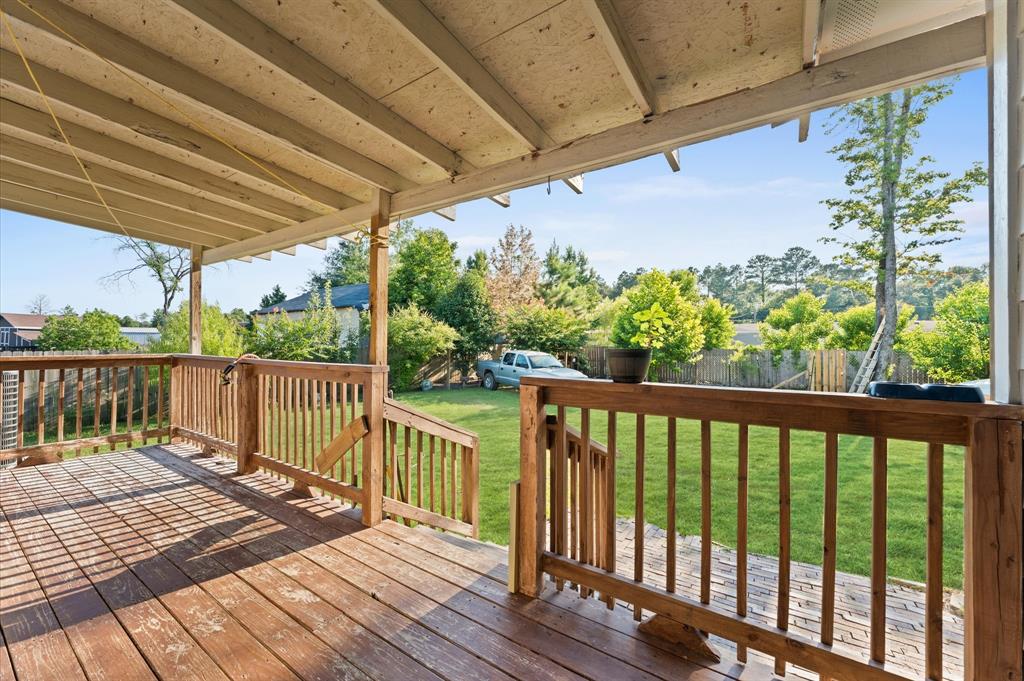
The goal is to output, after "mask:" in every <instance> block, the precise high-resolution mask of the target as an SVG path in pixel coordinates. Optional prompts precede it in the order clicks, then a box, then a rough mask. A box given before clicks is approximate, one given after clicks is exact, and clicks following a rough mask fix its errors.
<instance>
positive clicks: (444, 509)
mask: <svg viewBox="0 0 1024 681" xmlns="http://www.w3.org/2000/svg"><path fill="white" fill-rule="evenodd" d="M447 450H448V441H447V440H445V439H444V438H441V470H440V475H441V515H448V466H447V462H446V460H445V458H446V457H445V453H446V452H447Z"/></svg>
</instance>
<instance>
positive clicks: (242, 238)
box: [0, 0, 985, 263]
mask: <svg viewBox="0 0 1024 681" xmlns="http://www.w3.org/2000/svg"><path fill="white" fill-rule="evenodd" d="M910 4H912V5H913V10H914V11H913V13H908V12H906V11H904V10H905V9H906V7H905V6H908V3H907V2H900V1H894V2H892V3H886V4H883V6H882V8H881V9H880V10H878V11H877V13H876V15H875V16H873V17H869V18H867V19H864V18H863V17H853V16H852V15H850V12H851V11H853V10H851V9H850V3H848V2H845V1H844V0H823V1H822V2H818V0H803V1H801V0H771V1H769V0H750V1H748V2H743V3H738V2H737V3H723V2H720V1H719V0H689V1H688V2H679V1H678V0H651V1H648V2H643V3H638V2H623V1H621V0H477V1H475V2H467V1H465V0H422V1H420V0H302V1H301V2H297V1H295V0H292V1H284V2H280V1H278V0H236V2H218V3H207V2H203V1H202V0H137V1H136V2H132V3H124V2H115V1H113V0H63V1H61V0H0V7H2V9H3V12H4V13H5V23H4V26H3V27H2V37H0V49H2V51H0V60H2V61H0V67H2V68H0V73H2V79H0V100H2V101H0V207H3V208H7V209H10V210H15V211H20V212H24V213H29V214H34V215H39V216H42V217H47V218H53V219H58V220H61V221H64V222H69V223H73V224H78V225H82V226H86V227H92V228H96V229H101V230H105V231H111V232H115V233H120V232H121V230H122V227H123V228H124V229H125V230H127V232H128V233H129V234H131V235H133V236H138V237H142V238H147V239H153V240H156V241H161V242H164V243H168V244H174V245H181V246H190V245H198V246H202V247H204V262H207V263H212V262H218V261H221V260H226V259H231V258H248V257H250V256H254V255H261V254H266V253H268V252H270V251H273V250H283V249H287V248H289V247H291V246H294V245H295V244H300V243H312V242H316V241H318V240H320V239H322V238H324V237H326V236H332V235H338V236H343V235H345V234H351V233H352V232H354V231H355V230H356V229H358V228H359V227H360V226H361V225H363V224H365V223H366V222H367V221H368V220H369V217H370V214H371V211H372V205H373V201H372V198H373V193H374V192H375V191H376V190H377V189H381V190H384V191H386V192H388V193H391V194H393V197H392V201H391V208H392V215H393V216H395V217H397V216H401V217H409V216H413V215H417V214H420V213H424V212H427V211H440V210H444V209H446V208H449V207H451V206H454V205H455V204H457V203H459V202H461V201H466V200H470V199H476V198H482V197H488V196H491V197H495V201H496V202H497V203H507V201H505V200H504V199H502V198H500V197H498V196H497V195H500V194H503V193H505V192H508V191H509V190H512V189H516V188H519V187H523V186H528V185H530V184H535V183H537V182H540V181H544V180H546V179H548V178H552V179H564V178H569V177H571V176H575V175H578V174H579V173H582V172H584V171H588V170H593V169H597V168H602V167H606V166H610V165H614V164H617V163H622V162H625V161H629V160H633V159H636V158H640V157H642V156H647V155H652V154H658V153H662V152H672V151H674V150H675V149H676V148H678V147H680V146H684V145H686V144H690V143H693V142H697V141H701V140H704V139H709V138H712V137H717V136H721V135H724V134H728V133H731V132H735V131H737V130H742V129H746V128H750V127H754V126H757V125H763V124H766V123H778V122H782V121H786V120H790V119H795V118H802V117H805V116H806V115H807V114H808V113H809V112H811V111H813V110H815V109H819V108H822V107H826V106H831V105H835V104H837V103H841V102H844V101H848V100H851V99H854V98H857V97H862V96H865V95H867V94H871V93H873V92H878V91H880V90H884V89H888V88H892V87H895V86H899V85H902V84H904V83H907V82H912V81H915V80H921V79H925V78H931V77H935V76H938V75H943V74H948V73H953V72H956V71H959V70H963V69H967V68H972V67H975V66H979V65H982V64H983V63H984V58H985V33H984V23H983V19H982V18H981V17H980V16H979V14H980V13H982V12H983V11H984V3H982V2H974V1H972V0H936V1H935V2H932V3H929V4H928V7H927V9H925V8H922V7H921V5H920V3H910ZM854 5H856V3H854ZM901 8H902V9H901ZM854 20H856V21H858V22H860V23H859V24H857V25H858V26H859V27H860V28H859V29H858V32H855V33H851V32H850V30H849V28H848V25H849V22H851V21H854ZM843 22H847V23H846V24H844V23H843ZM844 27H845V28H844ZM12 34H13V36H14V37H13V38H12ZM864 48H867V49H864ZM828 50H831V51H832V52H831V53H830V52H828ZM830 54H831V58H830ZM22 55H24V58H25V59H27V60H28V61H29V63H30V65H31V71H32V73H31V74H30V73H29V72H28V70H27V69H26V68H25V66H24V64H23V63H22ZM819 61H820V62H821V65H815V64H817V63H818V62H819ZM33 76H34V78H35V81H38V87H37V84H36V82H35V81H34V80H33ZM39 88H41V89H42V90H43V92H45V93H46V95H47V99H48V100H49V104H50V105H51V106H52V109H53V113H54V114H55V115H56V116H57V117H58V118H59V119H60V120H61V122H62V127H63V128H64V132H65V133H66V135H67V137H68V139H69V140H70V142H71V143H72V144H73V145H74V147H75V149H76V150H77V154H78V156H79V157H80V158H81V160H82V162H83V163H84V165H85V166H86V168H87V169H88V171H89V174H90V176H91V180H92V182H93V183H95V185H96V187H97V188H98V191H99V193H100V194H102V196H103V202H105V203H106V204H108V205H109V207H110V209H109V211H108V209H107V208H106V207H104V206H103V202H101V201H100V200H99V198H98V197H97V193H96V190H95V189H94V188H93V187H92V186H90V184H89V182H88V181H87V180H86V178H85V177H84V175H83V173H82V171H81V169H80V168H79V166H78V163H76V161H75V159H74V158H73V157H72V156H71V155H70V150H69V148H68V145H67V144H66V143H65V141H64V139H63V137H62V135H61V133H60V132H59V131H58V130H57V128H56V126H55V125H54V122H53V120H52V118H51V114H50V112H49V111H48V108H47V103H46V101H45V100H44V98H43V97H41V96H40V94H39V92H38V89H39ZM801 130H802V131H806V126H805V125H801ZM801 134H803V132H802V133H801ZM673 167H677V166H673ZM497 209H498V208H497V207H495V210H497ZM111 213H113V215H116V216H117V219H116V220H115V219H114V218H113V217H112V216H111ZM118 222H120V225H118V224H117V223H118Z"/></svg>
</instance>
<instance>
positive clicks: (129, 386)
mask: <svg viewBox="0 0 1024 681" xmlns="http://www.w3.org/2000/svg"><path fill="white" fill-rule="evenodd" d="M62 373H63V372H62ZM125 374H126V375H125V379H126V385H125V393H126V395H125V405H124V415H125V419H126V424H125V432H126V433H128V443H127V446H128V447H131V446H132V439H131V438H132V433H133V432H134V429H135V420H134V418H133V416H134V410H135V367H128V371H126V372H125ZM61 382H62V383H63V376H61Z"/></svg>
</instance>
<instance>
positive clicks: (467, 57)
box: [367, 0, 553, 149]
mask: <svg viewBox="0 0 1024 681" xmlns="http://www.w3.org/2000/svg"><path fill="white" fill-rule="evenodd" d="M367 2H368V3H369V4H370V5H371V6H372V7H373V8H374V9H375V10H376V11H377V12H378V13H380V15H381V16H382V17H384V18H386V19H387V20H388V21H390V22H391V24H392V25H393V26H394V27H395V28H397V29H398V31H399V32H400V33H401V34H402V35H404V36H405V37H406V38H408V39H409V40H410V41H411V42H413V43H414V44H415V45H416V46H417V47H418V48H419V49H420V50H421V51H422V52H423V54H425V55H426V56H427V57H428V58H430V60H431V61H433V62H434V63H435V64H436V65H437V66H438V68H440V69H441V70H442V71H444V72H445V73H446V74H448V76H449V77H451V78H452V79H453V80H454V81H455V82H456V83H457V84H458V85H459V87H460V88H462V90H463V91H465V92H466V93H467V94H468V95H469V96H470V97H472V98H473V100H474V101H476V102H477V104H479V105H480V106H481V107H483V109H484V110H485V111H487V112H488V113H490V114H491V116H493V117H494V119H495V120H496V121H497V122H498V123H500V124H501V125H502V126H503V127H504V128H505V129H506V130H508V131H509V132H510V133H512V135H514V136H515V137H516V138H517V139H518V140H520V141H521V142H522V143H523V144H525V145H526V146H528V147H530V148H531V149H543V148H544V147H547V146H549V145H551V144H552V143H553V140H552V139H551V137H550V136H549V135H548V134H547V133H546V132H544V129H543V128H541V127H540V125H539V124H538V123H537V121H535V120H534V119H533V117H532V116H531V115H530V114H529V112H527V111H526V109H524V108H523V107H522V105H521V104H519V102H517V101H516V100H515V98H514V97H512V95H511V94H509V92H508V91H507V90H506V89H505V88H504V87H503V86H502V85H501V83H499V82H498V81H497V80H496V79H495V78H494V76H492V75H491V74H490V72H488V71H487V69H485V68H484V67H483V65H482V64H480V62H479V61H477V59H476V57H474V56H473V55H472V53H470V51H469V50H468V49H466V47H465V46H463V44H462V43H460V42H459V40H458V39H457V38H456V37H455V36H454V35H452V34H451V32H450V31H449V30H448V28H447V27H446V26H445V25H444V24H442V23H441V22H440V21H439V20H438V19H437V17H435V16H434V15H433V14H432V13H431V12H430V10H429V9H427V8H426V7H425V6H424V5H423V3H421V2H420V0H367Z"/></svg>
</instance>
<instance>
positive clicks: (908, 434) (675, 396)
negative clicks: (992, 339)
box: [522, 378, 1024, 445]
mask: <svg viewBox="0 0 1024 681" xmlns="http://www.w3.org/2000/svg"><path fill="white" fill-rule="evenodd" d="M522 385H525V386H537V387H542V388H544V400H545V402H546V403H547V404H555V405H562V406H567V407H581V408H590V409H603V410H607V411H614V412H623V413H642V414H650V415H654V416H671V417H678V418H689V419H700V420H708V421H721V422H726V423H745V424H749V425H763V426H775V427H780V426H786V427H789V428H793V429H795V430H808V431H815V432H834V433H843V434H849V435H864V436H869V437H886V438H893V439H900V440H913V441H919V442H932V443H941V444H953V445H964V444H967V443H968V441H969V425H970V423H969V422H970V421H971V419H979V418H983V419H1010V420H1017V421H1020V420H1024V407H1022V406H1019V405H1005V404H994V403H986V404H967V403H956V402H936V401H926V400H896V399H879V398H873V397H868V396H866V395H852V394H842V393H809V392H801V391H789V390H764V389H743V388H714V387H704V386H684V385H669V384H661V383H643V384H638V385H630V384H622V383H612V382H610V381H597V380H575V379H548V378H524V379H522Z"/></svg>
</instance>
